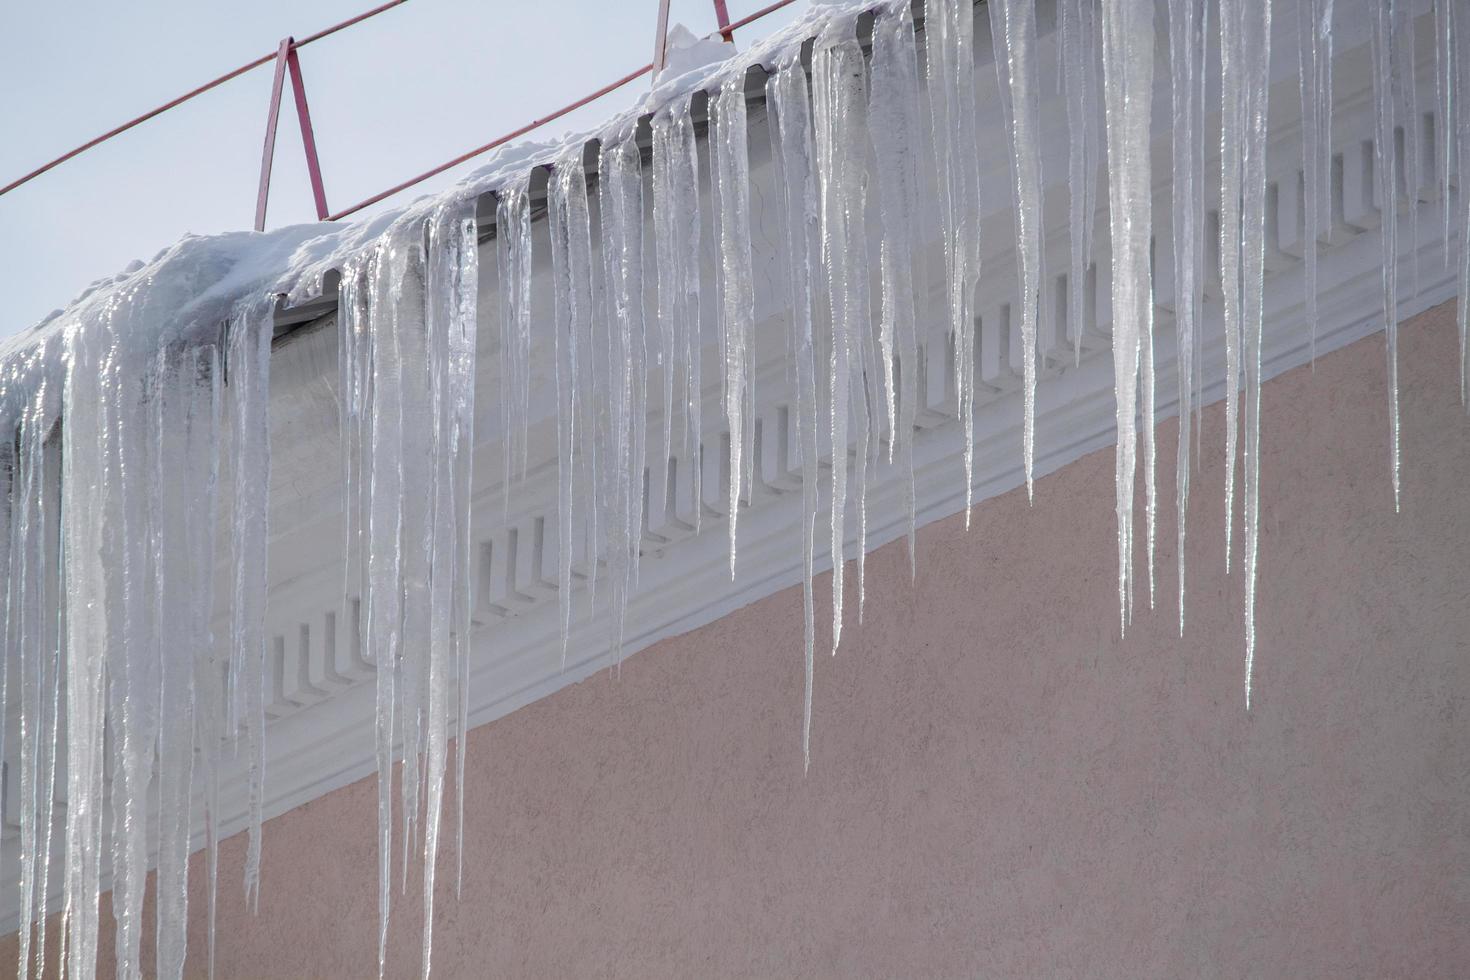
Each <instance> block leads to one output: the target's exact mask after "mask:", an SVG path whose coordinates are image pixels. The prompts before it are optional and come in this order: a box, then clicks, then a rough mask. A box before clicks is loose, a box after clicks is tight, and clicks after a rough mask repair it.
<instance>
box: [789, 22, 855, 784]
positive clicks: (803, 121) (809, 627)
mask: <svg viewBox="0 0 1470 980" xmlns="http://www.w3.org/2000/svg"><path fill="white" fill-rule="evenodd" d="M877 36H878V35H877V34H876V33H875V39H876V37H877ZM875 43H876V40H875ZM766 91H767V93H768V99H769V102H770V105H771V106H772V108H773V109H774V110H775V111H774V112H773V113H772V120H773V124H774V125H773V138H772V145H773V146H774V147H775V150H776V152H775V153H774V154H773V155H774V157H775V161H776V167H777V173H778V180H779V196H778V198H777V200H778V202H779V205H780V206H779V209H778V210H779V211H780V212H781V213H782V215H783V217H784V219H785V220H784V221H783V222H782V224H783V230H784V232H785V244H786V254H787V257H788V259H789V264H790V268H789V275H788V277H787V281H788V284H789V287H790V293H789V295H788V302H789V303H790V306H791V333H792V348H793V350H794V352H795V367H796V389H795V391H796V427H797V439H798V444H799V449H800V451H801V560H802V580H801V582H802V593H801V595H802V610H803V613H804V615H805V630H804V637H805V642H806V659H805V693H804V695H803V698H802V720H801V755H802V762H803V766H804V767H805V769H808V770H809V769H810V768H811V763H812V750H811V743H812V681H813V672H814V667H815V663H814V661H815V653H816V642H817V637H816V608H815V604H814V602H813V596H812V565H813V552H814V551H815V545H816V524H817V508H818V506H819V501H818V488H817V474H818V469H819V466H818V464H819V459H818V453H819V450H818V448H817V374H816V370H817V368H816V353H815V349H814V342H813V329H812V321H813V306H814V303H815V299H816V297H815V294H814V287H815V281H814V280H815V277H814V272H815V270H816V267H817V261H818V254H819V253H818V237H817V232H818V229H817V204H816V182H815V174H814V172H813V169H812V164H813V160H812V128H811V113H810V109H809V108H808V102H807V98H808V95H807V80H806V71H805V70H804V69H803V68H802V65H801V59H800V58H793V59H792V60H790V61H787V62H785V63H784V64H782V65H781V66H780V67H779V68H778V69H777V71H776V73H775V74H773V75H772V76H771V78H770V80H769V81H768V82H767V83H766Z"/></svg>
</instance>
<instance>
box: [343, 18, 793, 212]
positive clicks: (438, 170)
mask: <svg viewBox="0 0 1470 980" xmlns="http://www.w3.org/2000/svg"><path fill="white" fill-rule="evenodd" d="M795 2H796V0H776V2H775V3H772V4H768V5H767V6H764V7H762V8H761V9H759V10H757V11H756V12H755V13H753V14H748V15H746V16H744V17H742V18H740V19H739V20H737V21H734V22H733V23H727V24H725V25H724V27H723V30H722V31H721V33H722V34H723V33H725V32H729V33H730V34H734V32H735V31H737V30H739V29H740V28H742V27H745V26H746V25H748V24H752V23H754V22H755V21H758V20H760V19H761V18H762V17H764V16H766V15H767V14H772V13H775V12H776V11H778V10H780V9H781V8H782V7H787V6H790V5H791V4H793V3H795ZM723 6H724V4H723V3H722V2H717V8H718V7H723ZM717 13H718V11H717ZM658 26H659V31H658V34H659V35H660V41H659V43H658V44H657V47H656V52H657V53H662V52H663V49H664V46H663V43H662V40H663V38H666V37H667V34H666V31H667V27H668V3H667V0H663V2H662V3H661V4H660V7H659V22H658ZM659 60H660V59H658V58H657V57H656V58H655V60H654V61H653V62H650V63H649V64H646V65H644V66H643V67H642V68H639V69H638V70H636V71H631V72H629V73H628V74H626V75H624V76H623V77H622V78H620V79H618V80H617V81H615V82H610V83H608V84H607V85H604V86H603V87H602V88H600V89H598V90H597V91H596V92H593V93H592V94H591V95H586V96H583V97H582V98H580V99H578V100H577V101H576V102H573V103H572V104H571V105H567V106H563V107H562V108H560V109H558V110H556V111H555V112H553V113H551V114H549V115H546V116H542V117H541V118H540V119H536V120H533V121H531V122H529V123H527V124H526V125H524V126H521V127H520V128H519V129H514V130H511V131H510V132H509V133H506V134H505V135H504V136H500V137H497V138H495V139H493V140H491V141H490V142H488V143H486V144H485V145H484V146H477V147H475V148H474V149H473V150H470V151H468V152H466V153H461V154H460V155H459V156H457V157H455V158H454V159H453V160H450V161H448V162H447V163H441V164H440V165H439V166H437V167H435V168H433V169H432V170H426V171H424V172H423V173H421V174H419V175H418V176H417V177H410V178H409V179H408V180H405V181H403V182H402V183H400V184H395V185H394V186H392V187H390V188H388V189H387V190H385V191H382V192H380V193H377V194H374V195H373V196H372V197H370V198H367V199H366V200H363V201H358V202H357V203H356V204H354V205H352V206H350V207H346V208H343V209H342V210H341V211H338V212H336V213H334V214H332V215H330V216H329V217H328V219H327V220H329V221H336V220H337V219H339V218H345V217H347V216H348V215H349V214H355V213H357V212H358V211H361V210H362V209H363V208H366V207H371V206H372V205H374V204H377V203H378V202H379V201H381V200H383V199H384V198H388V197H392V196H393V195H394V194H397V193H398V192H399V191H404V190H407V189H408V188H410V187H412V186H413V185H414V184H417V183H420V182H422V181H425V180H428V179H429V178H430V177H435V176H438V175H439V174H442V173H443V172H444V171H446V170H448V169H450V168H451V167H457V166H459V165H460V164H461V163H464V162H465V161H466V160H472V159H474V158H475V157H477V156H479V155H480V154H481V153H486V152H488V151H490V150H493V149H495V148H496V147H497V146H501V145H503V144H505V143H508V142H510V141H511V140H513V139H515V138H516V137H518V136H524V135H525V134H527V133H529V132H530V131H531V130H533V129H536V128H537V127H539V126H544V125H546V124H547V123H549V122H552V121H553V120H556V119H559V118H561V117H562V116H564V115H566V114H567V113H569V112H571V111H572V110H574V109H580V108H582V106H584V105H586V104H587V103H589V102H592V101H593V100H595V99H600V98H602V96H604V95H606V94H608V93H609V92H611V91H613V90H614V89H617V88H621V87H622V86H624V85H626V84H628V83H629V82H631V81H633V80H634V79H636V78H641V77H642V76H644V75H647V74H648V73H649V72H652V71H654V70H655V68H656V66H657V62H658V61H659Z"/></svg>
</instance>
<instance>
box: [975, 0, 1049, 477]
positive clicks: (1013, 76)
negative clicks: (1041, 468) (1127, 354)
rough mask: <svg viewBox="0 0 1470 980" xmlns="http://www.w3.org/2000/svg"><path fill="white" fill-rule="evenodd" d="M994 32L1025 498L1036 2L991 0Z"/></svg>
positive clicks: (1034, 264)
mask: <svg viewBox="0 0 1470 980" xmlns="http://www.w3.org/2000/svg"><path fill="white" fill-rule="evenodd" d="M988 6H989V7H990V34H991V41H992V44H993V46H994V48H995V71H996V75H997V76H998V81H999V84H1000V106H1001V115H1002V116H1003V117H1004V119H1005V127H1006V132H1007V134H1008V136H1009V138H1010V144H1011V183H1012V192H1013V195H1014V199H1013V204H1014V206H1015V209H1016V242H1017V255H1018V261H1019V264H1020V267H1021V268H1020V271H1021V374H1022V395H1021V398H1022V403H1023V408H1022V425H1021V445H1022V450H1021V451H1022V457H1023V461H1024V465H1025V469H1026V497H1027V499H1031V498H1032V496H1033V492H1034V487H1033V485H1032V484H1033V479H1032V467H1033V464H1034V461H1035V455H1036V357H1037V354H1036V330H1037V305H1038V303H1039V302H1040V299H1041V279H1042V272H1041V255H1042V244H1041V237H1042V228H1041V138H1040V134H1039V132H1038V126H1039V125H1040V122H1041V120H1040V118H1039V113H1040V108H1039V105H1038V89H1037V81H1036V7H1035V5H1034V3H1032V2H1031V0H990V3H989V4H988Z"/></svg>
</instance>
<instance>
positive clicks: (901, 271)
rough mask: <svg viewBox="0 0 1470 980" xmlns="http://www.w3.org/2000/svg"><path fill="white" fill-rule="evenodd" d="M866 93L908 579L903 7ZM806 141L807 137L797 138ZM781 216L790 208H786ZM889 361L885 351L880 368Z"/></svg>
mask: <svg viewBox="0 0 1470 980" xmlns="http://www.w3.org/2000/svg"><path fill="white" fill-rule="evenodd" d="M871 70H872V93H871V104H870V108H869V126H868V130H869V133H870V134H871V142H872V146H873V156H874V160H875V167H876V172H875V175H874V176H875V185H876V187H877V191H878V207H879V211H880V216H881V218H882V224H883V244H882V253H881V258H880V262H881V274H882V280H883V314H882V323H883V331H884V333H885V334H886V335H887V336H888V337H889V338H890V339H889V340H888V343H887V347H888V348H891V347H892V346H893V345H894V344H896V345H897V360H898V370H897V375H898V384H899V386H900V390H899V392H898V408H897V416H896V418H895V417H894V408H893V405H892V402H893V389H894V381H893V372H892V371H891V370H890V371H889V374H888V379H887V390H888V392H889V397H888V400H889V403H890V404H889V407H888V411H889V424H890V426H891V429H892V439H891V440H890V441H889V459H890V461H891V460H892V458H893V451H894V448H895V447H896V448H897V451H898V457H899V468H900V471H901V473H902V475H903V476H902V478H903V498H904V508H905V509H906V510H907V512H908V543H909V574H910V576H912V575H914V574H915V573H916V570H915V565H914V562H915V556H914V525H915V523H916V521H915V493H914V417H915V412H916V407H917V402H918V397H919V395H918V378H919V372H918V364H919V348H918V336H917V330H916V326H915V313H914V262H915V256H916V255H917V254H918V244H917V242H916V240H915V235H914V228H913V216H914V215H915V214H916V213H917V212H918V210H919V192H918V176H919V175H918V158H917V157H916V156H915V148H916V147H917V146H918V145H919V143H920V137H921V134H920V133H919V132H918V131H917V130H916V127H917V125H918V122H919V119H920V116H919V68H918V60H917V45H916V43H915V39H914V22H913V18H912V16H911V14H910V7H909V5H908V4H907V3H902V2H901V3H899V4H896V5H893V6H892V7H890V8H889V9H887V10H885V11H883V12H881V13H880V14H879V16H878V18H877V20H876V21H875V22H874V24H873V56H872V66H871ZM803 138H804V139H809V137H803ZM787 209H788V211H790V210H792V209H793V202H791V201H788V202H787ZM891 357H892V354H891V353H889V351H888V350H887V349H885V353H884V361H885V365H887V364H888V362H889V361H890V359H891Z"/></svg>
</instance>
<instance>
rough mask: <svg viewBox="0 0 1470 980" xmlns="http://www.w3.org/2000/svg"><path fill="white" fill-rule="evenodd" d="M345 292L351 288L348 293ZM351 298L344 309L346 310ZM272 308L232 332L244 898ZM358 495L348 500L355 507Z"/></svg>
mask: <svg viewBox="0 0 1470 980" xmlns="http://www.w3.org/2000/svg"><path fill="white" fill-rule="evenodd" d="M344 295H346V294H344ZM345 305H346V304H345V303H344V308H345ZM272 327H273V324H272V322H271V317H270V315H269V313H268V312H267V311H266V310H263V309H262V310H255V309H247V310H245V311H242V313H241V314H239V315H238V316H237V317H236V318H235V320H234V321H233V323H232V324H231V329H230V336H229V344H230V348H229V354H228V365H229V375H230V383H229V396H230V428H231V436H232V439H231V442H232V445H233V453H234V457H233V460H232V465H231V468H230V469H231V479H232V481H233V488H232V493H231V499H232V500H233V507H232V514H231V524H230V567H231V576H232V582H231V601H230V636H231V643H230V671H229V678H230V692H229V717H230V718H231V719H238V722H237V721H233V720H232V721H231V722H230V724H229V726H228V727H229V730H230V731H231V732H232V733H233V732H235V731H236V730H237V727H243V728H244V730H245V756H246V759H247V767H248V771H247V781H248V785H249V790H248V793H249V803H248V816H247V825H248V827H249V843H248V844H247V847H246V854H245V900H246V902H247V904H249V905H250V906H251V907H252V908H254V907H256V906H257V903H258V902H259V895H260V824H261V819H262V817H263V815H264V811H263V807H264V801H265V643H266V638H265V608H266V593H267V584H268V583H267V577H268V567H269V566H268V560H267V555H266V546H267V545H266V542H267V540H268V537H269V530H270V528H269V519H270V508H269V497H270V477H271V469H270V463H271V459H270V417H269V410H270V343H271V334H272ZM350 504H351V500H350V498H349V505H350Z"/></svg>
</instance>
